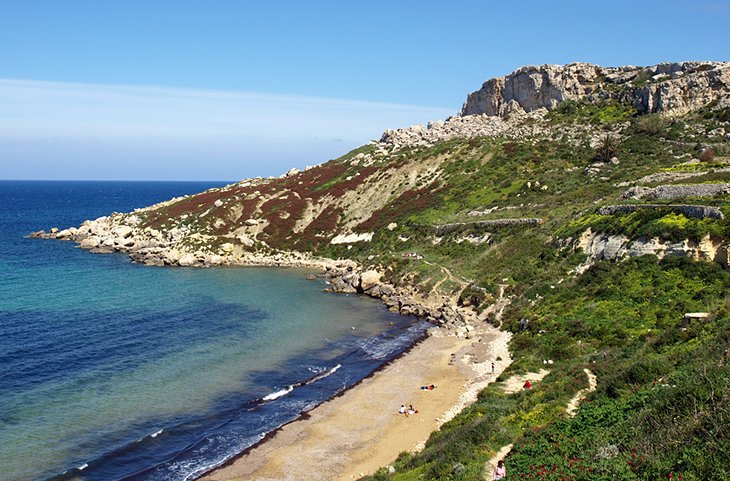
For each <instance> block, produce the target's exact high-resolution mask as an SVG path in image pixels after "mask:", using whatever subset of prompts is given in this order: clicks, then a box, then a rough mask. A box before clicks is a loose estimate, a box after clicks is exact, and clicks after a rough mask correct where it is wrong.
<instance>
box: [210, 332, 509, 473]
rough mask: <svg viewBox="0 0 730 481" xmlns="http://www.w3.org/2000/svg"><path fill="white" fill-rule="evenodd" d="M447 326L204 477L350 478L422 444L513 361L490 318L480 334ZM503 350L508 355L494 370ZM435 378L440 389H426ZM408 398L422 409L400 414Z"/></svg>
mask: <svg viewBox="0 0 730 481" xmlns="http://www.w3.org/2000/svg"><path fill="white" fill-rule="evenodd" d="M445 334H446V333H445V332H444V331H442V330H438V329H436V330H435V331H434V335H432V336H430V337H428V338H426V339H425V340H424V341H422V342H421V343H419V344H418V345H416V346H415V347H414V348H413V349H411V350H410V351H409V352H408V353H406V354H405V355H403V356H401V357H400V358H398V359H397V360H395V361H393V362H392V363H390V364H389V365H388V366H386V367H385V368H384V369H382V370H380V371H378V372H376V373H375V374H373V375H372V376H371V377H369V378H367V379H365V380H363V381H362V382H361V383H359V384H358V385H356V386H355V387H353V388H352V389H350V390H348V391H346V392H345V393H344V394H343V395H341V396H338V397H336V398H334V399H331V400H329V401H327V402H325V403H323V404H322V405H320V406H318V407H317V408H315V409H313V410H312V411H310V412H309V415H308V416H306V417H305V418H303V419H301V420H298V421H295V422H293V423H291V424H288V425H286V426H284V427H283V428H281V429H280V430H279V431H278V432H276V434H275V435H274V436H273V437H272V438H271V439H269V440H267V441H266V442H264V443H263V444H261V445H259V446H257V447H256V448H254V449H252V450H251V451H249V452H248V453H246V454H245V455H243V456H241V457H239V458H237V459H236V460H235V461H233V462H232V463H231V464H229V465H227V466H224V467H222V468H219V469H217V470H215V471H213V472H211V473H209V474H207V475H206V476H205V477H203V478H202V479H204V480H206V481H224V480H271V481H274V480H277V481H283V480H292V481H294V480H297V481H298V480H302V479H307V480H313V481H314V480H343V481H349V480H352V479H357V478H359V477H361V476H364V475H366V474H371V473H373V472H374V471H375V470H377V469H378V468H379V467H381V466H386V465H388V464H390V463H392V462H393V461H394V460H395V458H396V457H397V456H398V454H400V453H401V452H403V451H413V450H416V449H420V447H422V446H423V443H425V441H426V440H427V439H428V437H429V435H430V434H431V432H433V431H434V430H436V429H438V428H439V426H441V425H442V424H443V423H444V422H445V421H447V420H448V419H451V418H452V417H453V416H454V415H456V414H457V413H458V412H459V411H460V410H461V409H463V407H465V406H466V405H468V404H470V403H471V402H473V401H474V400H475V399H476V395H477V393H478V392H479V391H480V390H481V389H483V388H484V387H485V386H486V385H487V384H488V383H489V382H491V381H493V380H494V379H496V376H497V375H499V373H500V372H501V371H502V370H503V369H504V368H505V367H506V366H507V365H508V363H509V353H508V351H507V343H508V341H509V334H508V333H503V332H499V331H497V330H496V329H494V328H491V327H486V326H485V327H483V328H481V329H480V330H478V331H477V332H476V333H475V334H476V335H475V338H474V339H464V338H458V337H455V336H448V335H445ZM497 356H501V358H502V359H503V360H504V361H497V362H496V372H495V373H492V371H491V362H492V361H494V360H495V359H496V358H497ZM429 384H434V385H436V389H434V390H430V391H429V390H422V389H421V386H426V385H429ZM404 403H405V404H406V405H408V404H413V406H414V407H415V408H416V409H418V411H419V412H418V413H417V414H415V415H411V416H405V415H402V414H399V413H398V409H399V408H400V406H401V404H404Z"/></svg>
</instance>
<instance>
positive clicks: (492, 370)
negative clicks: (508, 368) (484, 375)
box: [492, 363, 494, 374]
mask: <svg viewBox="0 0 730 481" xmlns="http://www.w3.org/2000/svg"><path fill="white" fill-rule="evenodd" d="M492 374H494V363H492Z"/></svg>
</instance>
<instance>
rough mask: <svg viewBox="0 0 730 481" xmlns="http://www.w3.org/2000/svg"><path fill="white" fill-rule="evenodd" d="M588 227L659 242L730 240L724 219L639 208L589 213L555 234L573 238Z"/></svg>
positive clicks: (663, 209) (596, 230) (661, 209)
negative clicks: (725, 238)
mask: <svg viewBox="0 0 730 481" xmlns="http://www.w3.org/2000/svg"><path fill="white" fill-rule="evenodd" d="M589 227H590V228H591V229H592V230H593V232H605V233H606V234H616V235H618V234H620V235H625V236H626V237H628V238H630V239H636V238H639V237H649V238H652V237H658V238H659V239H662V240H668V241H673V242H677V241H681V240H683V239H691V240H693V241H699V240H700V239H702V238H703V237H705V236H706V235H711V236H715V237H730V223H729V222H728V220H727V218H726V219H695V218H689V217H686V216H684V215H683V214H681V213H675V212H673V211H672V210H671V209H669V208H656V209H640V210H637V211H635V212H631V213H627V214H616V215H600V214H589V215H587V216H584V217H581V218H580V219H578V220H576V221H574V222H571V223H570V224H568V225H567V226H566V227H565V228H564V229H561V230H560V231H559V235H560V236H561V237H563V236H564V237H571V236H576V235H579V234H580V233H582V232H583V231H585V230H586V229H588V228H589Z"/></svg>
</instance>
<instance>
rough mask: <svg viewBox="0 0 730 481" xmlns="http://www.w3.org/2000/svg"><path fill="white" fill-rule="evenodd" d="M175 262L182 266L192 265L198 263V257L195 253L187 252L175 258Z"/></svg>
mask: <svg viewBox="0 0 730 481" xmlns="http://www.w3.org/2000/svg"><path fill="white" fill-rule="evenodd" d="M177 264H178V265H179V266H182V267H192V266H195V265H198V259H197V258H196V257H195V254H191V253H190V252H187V253H185V254H183V255H182V256H180V258H179V259H178V260H177Z"/></svg>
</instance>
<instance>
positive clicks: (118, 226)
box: [29, 213, 492, 339]
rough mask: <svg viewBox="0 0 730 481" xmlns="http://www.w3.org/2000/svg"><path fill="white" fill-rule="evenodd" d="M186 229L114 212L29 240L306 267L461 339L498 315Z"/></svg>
mask: <svg viewBox="0 0 730 481" xmlns="http://www.w3.org/2000/svg"><path fill="white" fill-rule="evenodd" d="M194 236H195V234H193V236H188V234H187V233H186V232H184V230H182V229H172V230H170V231H168V232H166V233H162V232H160V231H158V230H155V229H150V228H148V227H145V228H140V227H138V226H137V225H136V217H135V215H134V214H118V213H114V214H112V215H110V216H108V217H100V218H98V219H95V220H87V221H85V222H83V223H82V224H81V225H80V226H79V227H70V228H67V229H58V228H55V227H54V228H52V229H50V230H49V231H47V232H46V231H44V230H41V231H37V232H31V233H30V234H29V237H31V238H40V239H55V240H62V241H71V242H76V243H77V244H78V246H79V247H80V248H82V249H87V250H89V251H90V252H92V253H101V254H105V253H113V252H119V253H126V254H128V255H129V257H130V259H131V260H132V261H133V262H137V263H140V264H144V265H147V266H158V267H162V266H178V267H213V266H264V267H306V268H314V269H317V270H320V271H322V272H323V276H324V278H325V279H326V282H327V284H328V288H327V290H329V291H331V292H337V293H344V294H355V293H357V294H364V295H368V296H370V297H374V298H377V299H381V300H382V301H383V303H384V304H385V305H386V306H387V307H388V309H390V310H391V311H393V312H398V313H400V314H403V315H412V316H416V317H419V318H422V319H425V320H426V321H428V322H430V323H432V324H434V325H437V326H440V327H443V328H446V329H447V330H448V331H449V332H451V333H452V334H454V335H457V336H459V337H464V338H466V339H471V338H472V337H473V335H474V332H475V325H476V324H477V323H479V322H483V321H484V320H485V319H486V316H487V315H489V314H490V313H491V312H492V311H491V310H489V309H488V310H486V311H484V312H483V313H482V315H477V314H476V313H475V312H474V311H473V310H472V309H470V308H468V307H463V306H459V305H458V302H457V301H458V299H457V298H456V297H447V296H439V297H438V298H435V297H434V298H427V297H425V296H422V295H420V294H419V293H418V291H417V290H416V289H414V288H413V287H411V286H395V285H393V284H390V283H388V282H385V281H383V273H382V272H381V271H379V270H378V269H377V268H375V267H372V268H363V267H362V266H360V265H358V264H357V263H356V262H354V261H351V260H334V259H327V258H322V257H314V256H312V255H311V254H309V253H301V252H296V251H276V252H251V251H245V250H242V249H241V248H240V246H234V245H233V244H226V243H224V244H222V245H220V246H219V249H218V251H214V252H211V251H210V250H208V249H195V248H191V247H190V246H189V244H186V243H185V242H183V239H189V238H190V237H194Z"/></svg>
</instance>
